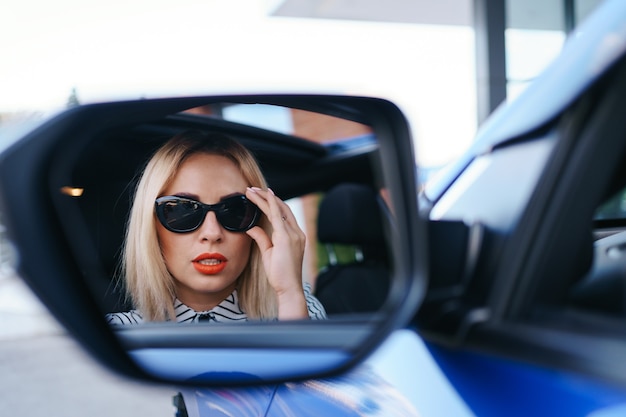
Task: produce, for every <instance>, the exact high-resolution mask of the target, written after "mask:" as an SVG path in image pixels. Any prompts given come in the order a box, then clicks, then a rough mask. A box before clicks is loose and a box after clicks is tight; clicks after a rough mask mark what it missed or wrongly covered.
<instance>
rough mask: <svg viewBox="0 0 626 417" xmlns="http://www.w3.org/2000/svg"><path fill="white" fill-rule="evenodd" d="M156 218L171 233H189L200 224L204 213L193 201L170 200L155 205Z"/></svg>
mask: <svg viewBox="0 0 626 417" xmlns="http://www.w3.org/2000/svg"><path fill="white" fill-rule="evenodd" d="M157 217H158V218H159V221H160V222H161V224H162V225H163V226H165V227H166V228H167V229H169V230H171V231H173V232H190V231H192V230H195V229H197V228H198V226H200V224H202V221H203V220H204V211H203V210H202V206H201V205H200V204H198V203H197V202H195V201H193V200H184V199H171V200H165V201H161V202H158V203H157Z"/></svg>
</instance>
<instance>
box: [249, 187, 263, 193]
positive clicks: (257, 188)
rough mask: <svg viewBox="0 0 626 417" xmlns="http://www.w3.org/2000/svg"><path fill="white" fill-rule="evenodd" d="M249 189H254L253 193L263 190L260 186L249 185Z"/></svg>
mask: <svg viewBox="0 0 626 417" xmlns="http://www.w3.org/2000/svg"><path fill="white" fill-rule="evenodd" d="M248 190H250V191H252V192H253V193H256V192H257V191H261V189H260V188H259V187H248Z"/></svg>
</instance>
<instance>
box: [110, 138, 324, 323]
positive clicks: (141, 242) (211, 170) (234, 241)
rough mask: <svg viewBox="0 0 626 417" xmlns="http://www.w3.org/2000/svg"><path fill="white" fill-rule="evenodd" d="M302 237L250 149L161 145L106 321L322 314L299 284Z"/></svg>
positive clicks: (144, 179) (203, 143)
mask: <svg viewBox="0 0 626 417" xmlns="http://www.w3.org/2000/svg"><path fill="white" fill-rule="evenodd" d="M304 244H305V236H304V233H303V232H302V230H300V228H299V227H298V224H297V223H296V219H295V218H294V215H293V213H292V212H291V210H290V209H289V206H287V204H285V203H284V202H283V201H282V200H280V199H279V198H278V197H276V196H275V195H274V193H273V192H272V190H271V189H269V188H268V187H267V184H266V182H265V179H264V178H263V175H262V173H261V170H260V169H259V166H258V164H257V163H256V161H255V159H254V157H253V156H252V155H251V153H250V152H249V151H248V150H247V149H246V148H245V147H243V146H242V145H241V144H239V143H238V142H236V141H235V140H233V139H231V138H229V137H226V136H223V135H217V134H205V133H202V132H197V131H190V132H185V133H182V134H180V135H177V136H175V137H174V138H172V139H170V140H169V141H168V142H167V143H165V144H164V145H163V146H162V147H161V148H160V149H159V150H158V151H157V152H156V153H155V154H154V155H153V157H152V158H151V159H150V161H149V162H148V164H147V166H146V168H145V170H144V172H143V174H142V176H141V179H140V181H139V183H138V185H137V190H136V193H135V200H134V203H133V206H132V209H131V213H130V219H129V222H128V228H127V233H126V241H125V244H124V252H123V262H122V272H123V278H124V280H125V285H126V290H127V294H128V296H129V298H130V300H131V301H132V303H133V306H134V307H135V309H134V310H131V311H128V312H122V313H110V314H107V320H108V321H109V323H110V324H136V323H141V322H145V321H177V322H198V321H203V320H208V321H217V322H227V321H244V320H248V319H260V320H273V319H278V320H293V319H306V318H315V319H322V318H325V317H326V314H325V312H324V309H323V307H322V306H321V304H320V303H319V301H317V300H316V299H315V298H314V297H313V296H312V295H311V293H310V287H309V286H308V285H307V284H303V282H302V260H303V256H304Z"/></svg>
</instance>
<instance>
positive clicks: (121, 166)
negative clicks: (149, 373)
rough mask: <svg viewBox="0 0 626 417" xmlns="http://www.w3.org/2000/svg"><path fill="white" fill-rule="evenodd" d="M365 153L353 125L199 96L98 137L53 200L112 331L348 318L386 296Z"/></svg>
mask: <svg viewBox="0 0 626 417" xmlns="http://www.w3.org/2000/svg"><path fill="white" fill-rule="evenodd" d="M377 151H378V145H377V141H376V135H375V132H374V131H373V130H372V128H371V127H370V126H368V125H367V124H366V123H363V120H359V122H356V121H353V120H348V119H344V118H341V117H336V116H331V115H328V114H324V113H317V112H311V111H308V110H301V109H296V108H288V107H283V106H275V105H267V104H241V103H211V104H207V105H203V106H200V107H198V106H196V107H193V108H191V109H188V110H185V111H182V112H176V113H175V114H171V115H168V116H167V117H164V118H162V119H158V120H154V121H151V122H149V123H142V124H138V125H131V126H124V127H123V128H120V127H116V128H115V129H110V130H108V131H106V132H105V133H101V134H99V135H98V137H97V138H95V140H93V141H90V142H88V145H87V146H86V147H85V148H84V149H81V150H80V152H79V157H78V158H76V160H77V161H79V162H78V163H77V164H76V166H75V168H74V169H73V170H72V172H71V181H69V182H70V183H68V184H66V185H64V186H63V187H62V189H61V190H60V191H59V194H62V195H63V198H65V199H67V200H68V201H70V200H71V201H72V203H73V204H76V205H77V207H78V208H79V213H80V215H81V217H82V219H83V221H84V223H85V226H86V228H87V230H89V236H90V240H91V241H92V242H93V245H94V250H95V253H97V257H96V259H93V260H86V261H85V262H83V267H84V269H85V271H84V275H85V276H86V277H87V278H88V281H89V283H88V284H89V285H90V286H91V288H92V289H93V290H94V295H95V298H96V299H97V300H98V302H100V303H101V306H102V311H103V315H105V317H106V319H107V321H108V322H109V323H110V324H111V325H115V326H116V328H118V327H117V326H124V325H131V324H139V323H147V322H184V323H200V322H205V323H211V322H218V323H232V322H251V321H276V320H278V321H283V320H309V319H313V320H327V319H335V318H344V317H355V316H362V315H368V314H372V313H375V312H377V311H378V310H379V309H380V308H381V307H382V305H383V303H384V302H385V299H386V297H387V293H388V291H389V280H390V274H391V268H392V262H391V259H390V256H389V252H390V251H389V244H388V224H389V223H390V212H391V211H390V210H389V207H388V205H387V203H386V199H385V198H383V197H384V196H385V192H384V190H385V184H384V182H383V181H382V180H381V178H380V175H379V174H378V164H379V161H378V153H377Z"/></svg>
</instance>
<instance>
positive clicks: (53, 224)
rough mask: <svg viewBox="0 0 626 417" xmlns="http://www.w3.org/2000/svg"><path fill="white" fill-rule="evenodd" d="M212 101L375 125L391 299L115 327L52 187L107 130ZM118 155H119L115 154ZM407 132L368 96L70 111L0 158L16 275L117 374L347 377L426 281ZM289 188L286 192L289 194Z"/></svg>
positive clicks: (390, 108)
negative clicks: (305, 316)
mask: <svg viewBox="0 0 626 417" xmlns="http://www.w3.org/2000/svg"><path fill="white" fill-rule="evenodd" d="M212 103H242V104H243V103H247V104H269V105H274V106H285V107H289V108H295V109H302V110H307V111H315V112H319V113H322V114H326V115H332V116H335V117H341V118H344V119H347V120H352V121H356V122H359V123H366V124H368V125H369V126H371V128H372V130H373V132H374V134H375V136H376V139H377V146H378V149H377V153H378V158H379V161H380V162H379V165H380V166H379V169H380V173H381V176H382V178H384V181H385V186H386V187H387V189H388V191H389V194H390V197H391V206H392V207H393V215H394V223H395V225H394V227H393V230H392V233H391V236H390V250H391V251H392V252H393V259H394V268H393V269H394V272H393V279H392V284H391V287H390V291H389V295H388V297H387V301H386V303H385V304H384V306H383V308H382V309H381V310H380V311H379V312H378V313H376V314H373V315H369V316H367V317H366V318H363V319H355V318H346V319H344V320H342V319H338V320H328V321H323V322H316V321H310V322H271V323H262V324H259V323H246V324H237V325H224V326H219V325H211V327H210V331H207V329H208V327H204V326H195V327H194V326H176V327H172V326H166V325H163V324H152V323H149V324H147V325H144V326H140V328H133V329H122V330H119V331H112V329H111V327H110V326H109V325H107V323H106V322H105V320H104V317H103V314H102V313H103V312H102V309H101V308H99V304H100V300H98V299H97V297H95V296H94V288H93V285H92V284H90V282H91V281H90V280H88V279H86V278H85V277H86V276H89V277H93V276H94V275H98V274H101V275H106V272H105V271H103V268H102V266H101V263H100V262H99V261H98V255H97V253H95V250H94V245H93V244H92V243H91V237H90V234H89V231H88V227H87V225H86V224H85V223H84V220H83V219H82V217H81V214H80V212H79V211H78V210H77V209H76V207H75V205H73V204H72V203H67V201H68V199H67V198H66V197H65V196H63V195H62V194H61V193H59V190H60V189H62V188H63V187H64V186H67V184H70V183H71V180H72V169H73V168H74V167H75V166H76V164H77V163H78V161H80V158H81V155H83V154H82V152H84V150H85V149H86V148H87V147H88V146H89V145H91V144H93V143H95V142H96V141H98V140H101V139H100V138H101V137H102V134H103V133H104V132H115V131H118V130H122V129H127V128H128V127H129V126H130V127H132V126H139V125H141V124H144V123H149V122H152V121H154V120H161V119H163V118H166V117H167V116H168V115H172V114H177V113H178V112H181V111H184V110H186V109H190V108H195V107H200V106H206V105H210V104H212ZM120 152H121V155H122V157H123V152H124V151H123V150H120ZM416 175H417V174H416V169H415V157H414V150H413V144H412V139H411V135H410V131H409V127H408V124H407V121H406V119H405V117H404V116H403V114H402V112H401V111H400V110H399V109H398V108H397V107H396V106H395V105H394V104H392V103H391V102H389V101H386V100H382V99H376V98H367V97H347V96H321V95H319V96H317V95H249V96H243V95H240V96H212V97H189V98H173V99H158V100H139V101H128V102H113V103H101V104H91V105H84V106H79V107H75V108H72V109H69V110H67V111H65V112H64V113H61V114H59V115H58V116H56V117H54V118H52V119H51V120H49V121H48V122H47V123H45V124H43V125H42V126H40V127H38V128H37V129H35V130H34V131H32V132H30V133H28V134H27V135H26V136H24V137H23V138H22V139H21V140H19V141H18V142H16V143H14V144H13V145H12V146H10V147H9V148H8V149H6V150H5V151H4V152H3V153H2V154H1V155H0V187H1V188H0V190H1V191H0V192H1V195H0V210H1V211H0V215H1V217H0V222H2V223H3V224H4V225H5V226H6V227H7V231H8V235H9V238H10V240H11V242H12V243H13V245H14V246H15V248H16V249H17V253H18V260H17V268H16V269H17V271H18V273H19V275H20V276H21V277H22V278H23V279H24V280H25V281H26V282H27V283H28V285H29V286H30V287H31V288H32V290H33V291H34V293H35V294H36V295H37V296H38V297H39V298H40V299H41V300H42V302H43V303H44V304H45V305H46V306H47V307H48V309H49V310H50V311H51V313H52V314H53V315H54V316H55V317H56V318H57V319H58V320H59V322H60V323H61V324H62V325H63V326H65V328H66V329H67V330H68V331H69V332H70V333H71V334H72V335H73V336H74V337H75V338H76V339H77V340H78V341H79V342H80V343H81V344H82V345H83V346H84V347H85V348H86V349H87V350H88V351H89V352H90V353H91V354H92V355H93V356H95V357H96V358H97V359H98V360H100V361H101V362H102V363H104V364H105V365H107V366H108V367H110V368H111V369H113V370H115V371H117V372H120V373H122V374H124V375H127V376H130V377H134V378H141V379H146V378H147V379H150V380H159V381H167V382H175V383H178V384H185V383H189V384H193V385H206V386H235V385H248V384H259V383H275V382H281V381H286V380H295V379H309V378H318V377H325V376H330V375H334V374H337V373H340V372H345V371H346V370H348V369H350V368H351V367H353V366H354V365H356V364H357V363H359V362H360V361H362V360H363V359H364V358H365V357H367V356H368V355H369V354H370V353H371V352H372V351H373V350H374V349H375V348H376V347H377V346H378V345H379V344H380V343H381V342H382V341H383V340H384V339H385V338H386V337H387V336H388V335H389V334H390V332H391V331H393V330H394V329H397V328H399V327H401V326H403V325H405V324H406V323H408V322H409V321H410V320H411V318H412V317H413V316H414V314H415V312H416V310H417V308H418V306H419V304H420V302H421V299H422V297H423V293H424V291H425V288H426V269H427V264H426V255H425V254H426V245H425V243H424V242H426V240H427V239H426V227H425V226H424V223H425V221H424V220H422V219H421V218H420V217H419V215H418V213H419V210H418V198H417V189H418V182H417V178H416ZM286 193H288V192H287V191H286Z"/></svg>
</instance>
